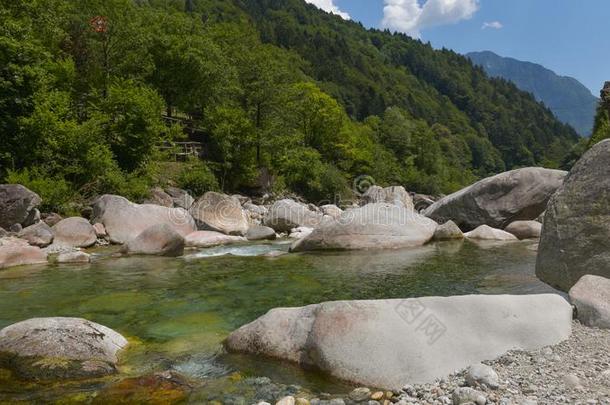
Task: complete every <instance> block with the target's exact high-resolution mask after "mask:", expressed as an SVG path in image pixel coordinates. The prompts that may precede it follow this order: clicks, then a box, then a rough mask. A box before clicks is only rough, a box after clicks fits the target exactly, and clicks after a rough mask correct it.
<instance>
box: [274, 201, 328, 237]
mask: <svg viewBox="0 0 610 405" xmlns="http://www.w3.org/2000/svg"><path fill="white" fill-rule="evenodd" d="M322 217H323V215H322V214H321V213H320V212H315V211H312V210H310V209H309V208H308V207H307V206H306V205H305V204H301V203H298V202H296V201H294V200H290V199H284V200H280V201H276V202H275V203H274V204H273V205H272V206H271V208H269V211H267V213H266V214H265V218H264V220H263V225H265V226H268V227H270V228H273V229H275V230H276V231H277V232H290V230H292V229H294V228H298V227H302V226H303V227H307V228H317V227H318V226H320V224H321V222H322Z"/></svg>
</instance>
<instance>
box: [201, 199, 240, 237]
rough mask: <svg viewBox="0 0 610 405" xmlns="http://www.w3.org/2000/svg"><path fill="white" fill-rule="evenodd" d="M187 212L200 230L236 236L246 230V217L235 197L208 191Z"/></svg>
mask: <svg viewBox="0 0 610 405" xmlns="http://www.w3.org/2000/svg"><path fill="white" fill-rule="evenodd" d="M189 212H190V213H191V215H192V216H193V218H195V222H196V223H197V226H198V227H199V229H201V230H206V231H216V232H221V233H224V234H226V235H238V236H243V235H245V234H246V232H248V227H249V223H248V217H247V215H246V213H245V211H244V210H243V209H242V207H241V204H240V203H239V200H238V199H237V198H235V197H231V196H228V195H225V194H220V193H216V192H213V191H210V192H207V193H205V194H204V195H203V196H202V197H201V198H199V199H198V200H197V201H196V202H195V203H194V204H193V205H192V206H191V209H190V210H189Z"/></svg>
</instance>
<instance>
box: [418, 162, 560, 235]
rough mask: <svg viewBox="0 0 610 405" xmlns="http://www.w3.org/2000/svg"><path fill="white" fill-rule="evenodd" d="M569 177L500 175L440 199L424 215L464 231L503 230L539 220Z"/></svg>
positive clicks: (530, 172)
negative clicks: (526, 221)
mask: <svg viewBox="0 0 610 405" xmlns="http://www.w3.org/2000/svg"><path fill="white" fill-rule="evenodd" d="M566 174H567V172H563V171H560V170H551V169H542V168H538V167H529V168H525V169H517V170H512V171H510V172H505V173H501V174H498V175H496V176H493V177H488V178H486V179H483V180H481V181H479V182H477V183H475V184H473V185H471V186H469V187H466V188H465V189H462V190H460V191H458V192H456V193H453V194H451V195H448V196H447V197H444V198H442V199H440V200H439V201H437V202H435V203H434V204H432V205H431V206H430V207H428V208H427V209H426V210H425V211H424V215H426V216H427V217H430V218H432V219H434V220H435V221H437V222H439V223H444V222H446V221H448V220H452V221H454V222H455V223H456V224H457V225H458V226H459V227H460V228H461V229H463V230H465V231H469V230H472V229H474V228H476V227H478V226H480V225H489V226H491V227H494V228H500V229H504V228H505V227H506V226H507V225H508V224H510V223H511V222H514V221H518V220H534V219H536V218H537V217H538V216H539V215H540V214H541V213H542V212H543V211H544V210H545V209H546V205H547V202H548V201H549V199H550V198H551V196H552V195H553V193H555V191H557V189H558V188H559V187H560V186H561V184H562V182H563V179H564V177H565V176H566Z"/></svg>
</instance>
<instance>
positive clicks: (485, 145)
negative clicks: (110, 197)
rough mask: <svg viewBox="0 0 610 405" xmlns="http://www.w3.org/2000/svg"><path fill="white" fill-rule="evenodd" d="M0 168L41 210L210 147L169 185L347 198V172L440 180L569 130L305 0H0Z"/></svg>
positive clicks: (509, 94) (507, 86)
mask: <svg viewBox="0 0 610 405" xmlns="http://www.w3.org/2000/svg"><path fill="white" fill-rule="evenodd" d="M0 4H1V6H2V7H1V9H0V89H1V91H0V106H1V108H0V136H1V137H2V142H1V143H0V166H1V167H0V181H2V182H5V181H9V182H20V183H23V184H26V185H27V186H28V187H30V188H32V189H34V190H35V191H37V192H39V193H41V194H42V196H43V198H44V199H45V200H46V201H47V204H49V205H50V206H49V208H56V209H59V208H60V207H62V204H64V203H65V202H67V201H70V200H73V199H77V198H79V197H80V198H87V197H90V196H93V195H95V194H98V193H105V192H112V193H119V194H123V195H126V196H129V197H131V198H135V199H138V198H143V197H145V196H146V193H147V192H148V190H149V188H150V187H151V186H152V185H154V184H155V183H158V182H160V181H165V180H167V179H166V177H167V176H164V175H165V174H166V173H160V172H162V171H163V169H160V167H161V165H160V163H159V162H160V161H162V160H163V159H164V156H163V155H162V153H161V152H159V149H158V148H157V146H158V145H159V144H161V143H163V142H170V143H171V142H174V141H177V140H181V139H184V137H185V135H184V133H183V131H182V129H181V128H180V127H178V126H173V127H168V126H167V125H165V124H164V121H163V119H162V115H163V114H166V115H170V116H173V117H178V118H184V117H188V118H189V119H192V120H193V121H194V125H195V126H196V127H198V128H199V129H200V130H201V131H200V132H197V135H196V136H195V137H194V138H195V139H194V140H197V141H201V142H203V144H204V150H205V152H204V155H203V157H204V159H203V160H202V161H199V160H197V161H192V162H188V163H187V164H185V165H183V168H182V169H181V171H180V172H179V173H176V175H175V178H173V179H172V181H175V182H177V183H178V185H179V186H181V187H185V188H189V189H192V190H195V191H196V192H201V191H205V190H208V189H214V188H222V189H224V190H225V191H243V190H253V189H256V187H257V186H258V183H259V175H260V173H261V170H262V169H265V170H264V171H265V172H269V173H271V174H272V175H273V178H274V179H275V181H274V186H273V187H274V191H277V192H283V191H288V190H289V191H294V192H297V193H299V194H302V195H303V196H305V197H306V198H308V199H312V200H313V199H316V200H320V199H329V198H333V197H334V196H336V195H339V196H342V197H349V195H350V193H351V188H352V182H353V180H354V178H356V177H357V176H359V175H363V174H364V175H368V176H371V177H372V178H374V179H375V181H376V182H377V183H380V184H403V185H405V186H406V187H407V188H408V189H410V190H414V191H420V192H428V193H441V192H450V191H453V190H455V189H457V188H459V187H462V186H464V185H467V184H469V183H471V182H472V181H473V180H475V179H476V178H478V177H481V176H486V175H489V174H492V173H496V172H499V171H502V170H505V169H510V168H514V167H519V166H528V165H544V166H549V167H558V166H560V165H561V164H562V162H563V159H564V157H565V156H566V154H567V153H568V152H569V151H570V149H571V147H572V145H573V144H574V143H575V141H576V139H577V134H576V133H575V132H574V130H573V129H572V128H570V127H569V126H567V125H564V124H562V123H560V122H559V121H558V120H556V119H555V117H554V116H553V115H552V113H551V112H550V111H549V110H548V109H546V108H545V107H543V106H542V105H541V104H538V103H537V102H536V101H535V100H534V98H533V97H532V96H531V95H529V94H527V93H524V92H521V91H519V90H518V89H517V88H516V87H515V86H514V85H513V84H511V83H509V82H507V81H504V80H500V79H489V78H488V77H487V76H486V74H485V73H484V72H483V70H482V69H481V68H479V67H473V66H472V64H471V62H470V61H469V60H468V59H466V58H464V57H462V56H460V55H458V54H456V53H454V52H452V51H449V50H441V51H437V50H434V49H432V48H431V46H429V45H427V44H423V43H421V42H420V41H416V40H413V39H411V38H409V37H407V36H405V35H400V34H396V35H393V34H390V33H389V32H381V31H375V30H373V31H367V30H365V29H364V28H363V27H362V26H361V25H359V24H357V23H354V22H349V21H344V20H342V19H341V18H339V17H337V16H334V15H330V14H326V13H324V12H322V11H320V10H318V9H317V8H315V7H313V6H311V5H308V4H306V3H305V2H304V1H303V0H186V1H185V0H80V1H78V2H77V1H72V0H54V1H51V0H0Z"/></svg>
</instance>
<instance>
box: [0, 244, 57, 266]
mask: <svg viewBox="0 0 610 405" xmlns="http://www.w3.org/2000/svg"><path fill="white" fill-rule="evenodd" d="M42 263H47V254H46V253H45V252H44V251H43V250H42V249H40V248H39V247H36V246H30V245H29V244H28V243H27V242H26V241H25V240H22V239H16V238H1V239H0V269H4V268H7V267H14V266H22V265H26V264H42Z"/></svg>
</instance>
